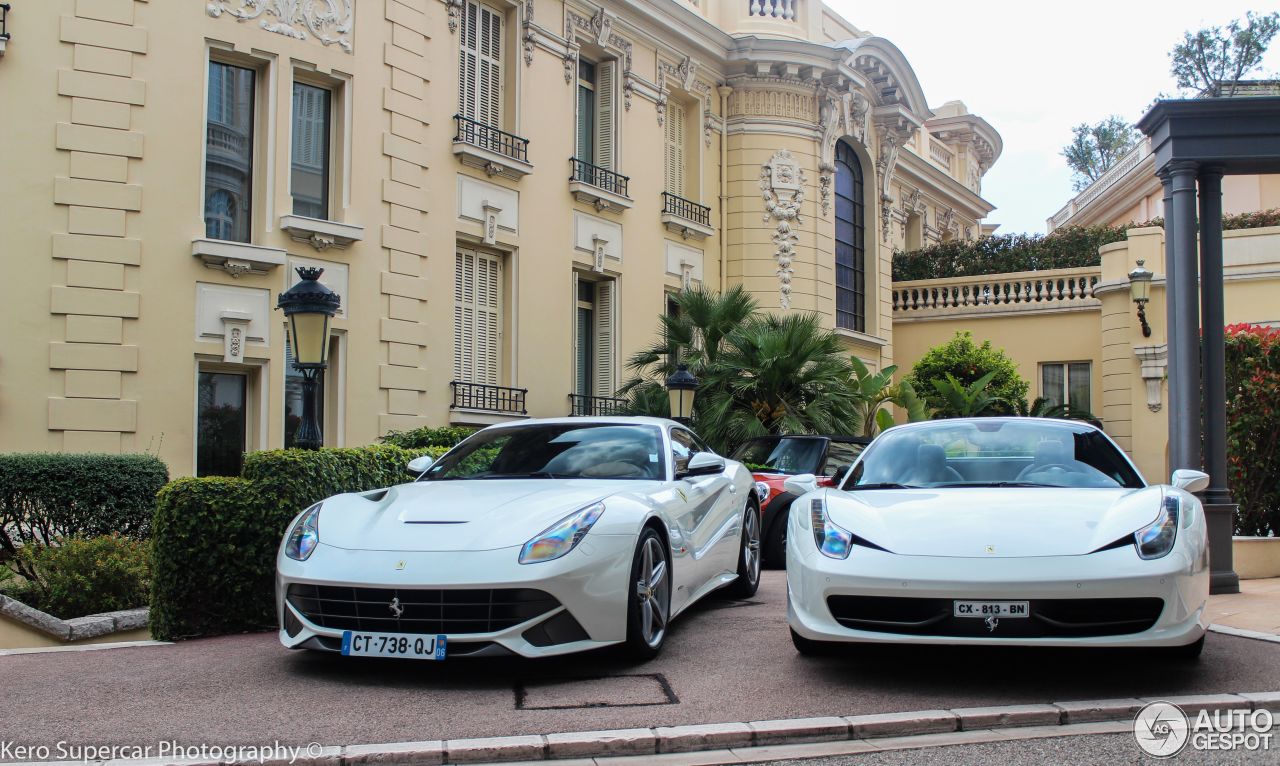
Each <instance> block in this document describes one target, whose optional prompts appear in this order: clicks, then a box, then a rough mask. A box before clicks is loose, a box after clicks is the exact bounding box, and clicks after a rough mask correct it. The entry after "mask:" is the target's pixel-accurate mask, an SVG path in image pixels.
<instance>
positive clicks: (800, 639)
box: [791, 628, 836, 657]
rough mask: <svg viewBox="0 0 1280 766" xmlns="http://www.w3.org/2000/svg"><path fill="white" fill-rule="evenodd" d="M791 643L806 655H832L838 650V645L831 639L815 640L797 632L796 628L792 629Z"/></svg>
mask: <svg viewBox="0 0 1280 766" xmlns="http://www.w3.org/2000/svg"><path fill="white" fill-rule="evenodd" d="M791 643H792V645H793V646H795V648H796V651H797V652H799V653H800V654H801V655H802V656H805V657H830V656H831V655H833V654H835V650H836V645H835V644H833V643H831V642H830V641H814V640H813V639H812V638H805V637H804V636H802V635H800V634H799V633H797V632H796V629H795V628H792V629H791Z"/></svg>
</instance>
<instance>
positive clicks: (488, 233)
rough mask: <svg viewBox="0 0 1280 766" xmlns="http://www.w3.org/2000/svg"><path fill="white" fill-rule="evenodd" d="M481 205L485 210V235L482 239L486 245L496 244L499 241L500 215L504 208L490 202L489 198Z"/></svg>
mask: <svg viewBox="0 0 1280 766" xmlns="http://www.w3.org/2000/svg"><path fill="white" fill-rule="evenodd" d="M480 207H481V209H482V210H483V211H484V212H483V215H484V220H483V224H484V235H483V237H482V241H483V242H484V243H485V244H486V245H492V244H495V243H496V242H497V241H498V215H499V214H501V213H502V208H500V207H498V206H497V205H493V204H490V202H489V200H487V199H486V200H484V201H483V202H482V203H481V205H480Z"/></svg>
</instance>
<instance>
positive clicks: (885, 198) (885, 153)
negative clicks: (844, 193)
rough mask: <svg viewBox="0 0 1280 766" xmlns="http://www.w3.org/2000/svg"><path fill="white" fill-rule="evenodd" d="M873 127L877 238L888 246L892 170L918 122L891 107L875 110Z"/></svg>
mask: <svg viewBox="0 0 1280 766" xmlns="http://www.w3.org/2000/svg"><path fill="white" fill-rule="evenodd" d="M875 124H876V132H877V133H878V134H879V136H880V151H879V152H878V153H877V155H876V178H877V180H878V181H879V182H880V238H881V240H883V241H884V242H885V243H888V242H889V241H890V239H889V235H890V230H891V227H890V224H891V223H892V221H893V171H894V169H895V168H896V167H897V164H898V153H899V152H900V151H901V150H902V145H903V144H905V143H906V142H908V141H910V140H911V137H912V136H913V135H914V134H915V132H916V130H917V129H918V128H919V127H920V123H919V122H918V121H917V120H916V118H915V117H914V116H912V115H911V114H910V113H909V112H907V111H905V110H904V109H902V108H901V107H899V106H892V107H888V108H884V109H877V110H876V115H875Z"/></svg>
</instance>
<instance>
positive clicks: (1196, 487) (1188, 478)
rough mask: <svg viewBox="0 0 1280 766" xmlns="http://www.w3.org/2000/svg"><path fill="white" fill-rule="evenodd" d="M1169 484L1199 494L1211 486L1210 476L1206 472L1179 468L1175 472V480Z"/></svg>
mask: <svg viewBox="0 0 1280 766" xmlns="http://www.w3.org/2000/svg"><path fill="white" fill-rule="evenodd" d="M1169 483H1170V484H1172V485H1173V486H1175V487H1177V488H1178V489H1185V490H1186V491H1188V492H1199V491H1200V490H1202V489H1204V488H1206V487H1208V486H1209V474H1207V473H1205V472H1204V471H1193V470H1192V469H1190V468H1179V469H1178V470H1176V471H1174V472H1173V480H1172V481H1171V482H1169Z"/></svg>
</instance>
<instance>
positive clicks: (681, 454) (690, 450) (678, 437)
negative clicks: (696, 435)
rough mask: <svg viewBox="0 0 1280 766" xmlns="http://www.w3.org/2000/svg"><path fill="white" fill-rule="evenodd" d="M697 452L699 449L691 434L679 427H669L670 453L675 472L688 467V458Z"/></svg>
mask: <svg viewBox="0 0 1280 766" xmlns="http://www.w3.org/2000/svg"><path fill="white" fill-rule="evenodd" d="M698 452H700V450H699V449H698V447H697V445H696V444H695V443H694V440H693V434H691V433H689V432H688V431H685V430H684V429H681V428H673V429H671V454H672V457H673V458H674V461H675V467H676V473H677V474H679V473H681V472H683V471H684V470H685V469H687V468H688V467H689V458H691V457H693V456H694V455H696V454H698Z"/></svg>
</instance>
